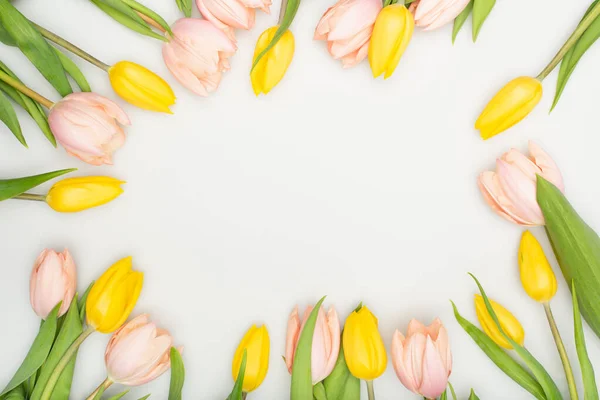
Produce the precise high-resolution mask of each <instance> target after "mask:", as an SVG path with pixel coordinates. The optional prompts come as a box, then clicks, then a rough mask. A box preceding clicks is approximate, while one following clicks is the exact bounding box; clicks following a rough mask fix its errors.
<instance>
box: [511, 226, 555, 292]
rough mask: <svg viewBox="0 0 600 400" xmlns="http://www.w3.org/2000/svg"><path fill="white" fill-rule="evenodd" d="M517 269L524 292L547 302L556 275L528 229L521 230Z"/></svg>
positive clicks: (553, 288) (553, 290)
mask: <svg viewBox="0 0 600 400" xmlns="http://www.w3.org/2000/svg"><path fill="white" fill-rule="evenodd" d="M519 271H520V275H521V283H522V284H523V288H524V289H525V292H526V293H527V294H528V295H529V297H531V298H532V299H534V300H535V301H538V302H542V303H544V302H547V301H550V299H552V297H554V295H555V294H556V290H557V282H556V275H554V271H553V270H552V267H551V266H550V263H549V262H548V259H547V258H546V255H545V254H544V250H543V249H542V246H541V245H540V243H539V242H538V241H537V239H536V238H535V236H533V234H532V233H531V232H529V231H528V230H526V231H525V232H523V236H522V237H521V244H520V246H519Z"/></svg>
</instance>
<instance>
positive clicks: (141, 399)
mask: <svg viewBox="0 0 600 400" xmlns="http://www.w3.org/2000/svg"><path fill="white" fill-rule="evenodd" d="M148 397H150V394H147V395H145V396H144V397H140V398H139V399H138V400H146V399H147V398H148Z"/></svg>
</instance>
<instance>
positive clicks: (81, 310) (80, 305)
mask: <svg viewBox="0 0 600 400" xmlns="http://www.w3.org/2000/svg"><path fill="white" fill-rule="evenodd" d="M92 286H94V281H92V283H90V285H89V286H88V287H87V289H85V292H83V294H82V295H81V297H80V298H79V301H78V302H77V308H79V320H80V321H81V323H82V324H83V321H85V303H86V302H87V298H88V295H89V294H90V290H92Z"/></svg>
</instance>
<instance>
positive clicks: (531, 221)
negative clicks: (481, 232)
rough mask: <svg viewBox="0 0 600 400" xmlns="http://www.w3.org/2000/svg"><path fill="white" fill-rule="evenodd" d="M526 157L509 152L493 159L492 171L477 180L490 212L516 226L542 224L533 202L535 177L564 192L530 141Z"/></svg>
mask: <svg viewBox="0 0 600 400" xmlns="http://www.w3.org/2000/svg"><path fill="white" fill-rule="evenodd" d="M529 153H530V156H529V157H527V156H525V155H523V154H522V153H520V152H519V151H517V150H515V149H512V150H510V151H508V152H507V153H504V154H503V155H502V156H501V157H500V158H499V159H497V160H496V172H493V171H485V172H483V173H482V174H481V175H479V179H478V181H477V183H478V185H479V189H480V190H481V193H482V194H483V197H484V199H485V201H486V202H487V203H488V205H489V206H490V207H491V208H492V210H493V211H494V212H495V213H496V214H498V215H500V216H501V217H503V218H505V219H507V220H508V221H510V222H513V223H515V224H518V225H526V226H535V225H544V216H543V215H542V211H541V210H540V206H539V205H538V203H537V199H536V176H537V175H540V176H542V177H543V178H545V179H547V180H548V181H550V182H552V183H553V184H554V185H556V186H557V187H558V188H559V189H560V190H561V191H563V192H564V184H563V179H562V175H561V174H560V171H559V170H558V167H557V166H556V164H555V163H554V161H553V160H552V158H550V156H549V155H548V154H547V153H546V152H544V151H543V150H542V149H541V148H540V147H539V146H538V145H537V144H535V143H534V142H531V141H530V142H529Z"/></svg>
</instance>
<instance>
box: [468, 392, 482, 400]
mask: <svg viewBox="0 0 600 400" xmlns="http://www.w3.org/2000/svg"><path fill="white" fill-rule="evenodd" d="M468 400H479V397H477V395H476V394H475V391H474V390H473V389H471V394H469V399H468Z"/></svg>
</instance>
